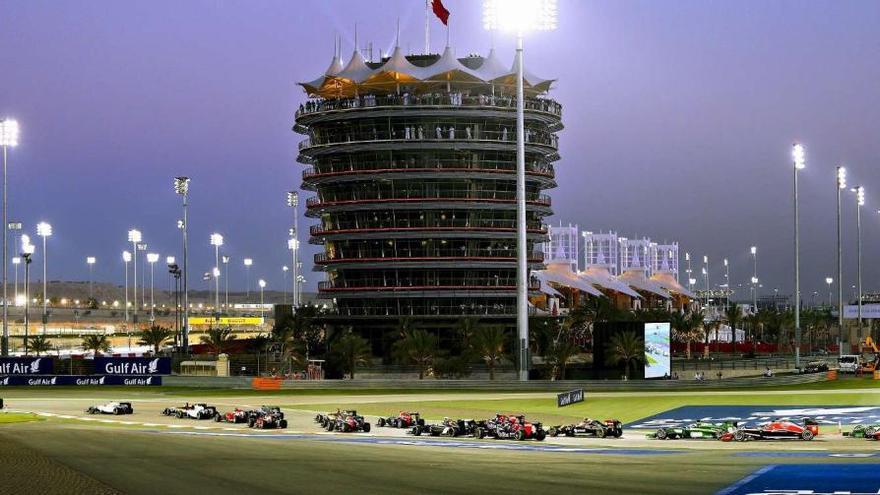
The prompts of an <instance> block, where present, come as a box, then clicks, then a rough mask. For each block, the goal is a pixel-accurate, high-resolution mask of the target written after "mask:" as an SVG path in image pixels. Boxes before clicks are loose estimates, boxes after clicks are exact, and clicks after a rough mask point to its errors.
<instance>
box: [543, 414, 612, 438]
mask: <svg viewBox="0 0 880 495" xmlns="http://www.w3.org/2000/svg"><path fill="white" fill-rule="evenodd" d="M547 434H549V435H550V436H551V437H555V436H559V435H565V436H567V437H575V436H579V435H586V436H592V437H598V438H605V437H614V438H620V436H621V435H623V424H622V423H621V422H620V421H618V420H616V419H606V420H605V421H599V420H598V419H590V418H584V420H583V421H581V422H580V423H577V424H573V425H565V426H553V427H551V428H550V429H549V430H547Z"/></svg>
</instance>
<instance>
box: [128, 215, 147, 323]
mask: <svg viewBox="0 0 880 495" xmlns="http://www.w3.org/2000/svg"><path fill="white" fill-rule="evenodd" d="M142 240H143V236H142V235H141V231H140V230H137V229H131V230H129V231H128V242H130V243H131V251H132V253H134V258H133V259H132V261H133V262H132V264H131V266H132V267H134V268H133V270H134V272H133V276H132V283H133V284H134V285H133V286H132V298H131V300H132V301H134V304H132V307H133V308H134V311H133V312H132V315H131V321H132V323H133V324H134V325H135V326H137V324H138V243H139V242H141V241H142Z"/></svg>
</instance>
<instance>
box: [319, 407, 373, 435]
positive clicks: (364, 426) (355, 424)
mask: <svg viewBox="0 0 880 495" xmlns="http://www.w3.org/2000/svg"><path fill="white" fill-rule="evenodd" d="M350 412H352V413H354V411H350ZM326 428H327V431H341V432H345V433H348V432H353V431H362V432H364V433H369V432H370V423H367V422H366V420H364V417H363V416H358V415H357V414H339V415H337V416H336V418H335V419H332V420H329V419H328V421H327V426H326Z"/></svg>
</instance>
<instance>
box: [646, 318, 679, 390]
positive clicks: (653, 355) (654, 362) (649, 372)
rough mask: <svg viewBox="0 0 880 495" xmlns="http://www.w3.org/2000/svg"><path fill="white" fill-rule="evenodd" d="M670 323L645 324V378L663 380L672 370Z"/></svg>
mask: <svg viewBox="0 0 880 495" xmlns="http://www.w3.org/2000/svg"><path fill="white" fill-rule="evenodd" d="M670 326H671V325H670V324H669V323H645V378H663V377H664V376H668V375H669V374H670V371H671V369H672V362H671V354H670V352H669V347H670V346H669V344H670V338H669V337H670Z"/></svg>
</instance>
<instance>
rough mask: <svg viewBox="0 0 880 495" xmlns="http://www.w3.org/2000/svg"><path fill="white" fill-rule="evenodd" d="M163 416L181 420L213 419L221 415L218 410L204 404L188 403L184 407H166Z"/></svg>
mask: <svg viewBox="0 0 880 495" xmlns="http://www.w3.org/2000/svg"><path fill="white" fill-rule="evenodd" d="M162 414H163V415H165V416H176V417H178V418H180V419H183V418H189V419H212V418H214V417H215V416H217V415H218V414H220V413H218V412H217V408H216V407H214V406H209V405H207V404H204V403H198V404H189V403H187V404H186V405H185V406H183V407H166V408H165V409H164V410H162Z"/></svg>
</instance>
